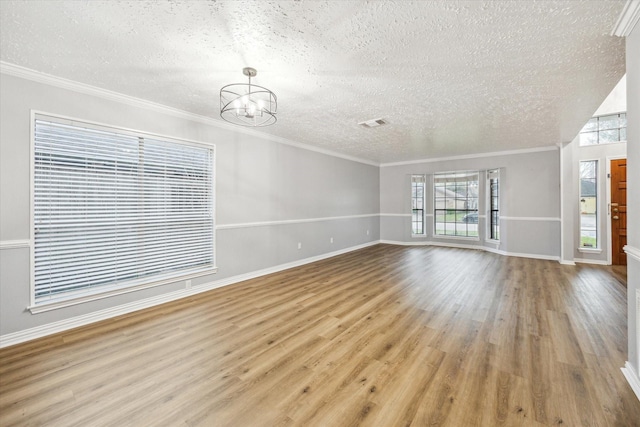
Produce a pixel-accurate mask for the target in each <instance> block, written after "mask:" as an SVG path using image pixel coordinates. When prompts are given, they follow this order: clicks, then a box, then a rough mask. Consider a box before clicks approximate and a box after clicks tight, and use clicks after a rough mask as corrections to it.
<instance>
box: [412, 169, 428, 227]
mask: <svg viewBox="0 0 640 427" xmlns="http://www.w3.org/2000/svg"><path fill="white" fill-rule="evenodd" d="M415 178H420V179H422V182H421V183H420V182H417V181H414V179H415ZM414 184H422V208H414V200H415V199H417V197H414ZM426 202H427V176H426V175H425V174H412V175H411V237H425V236H426V235H427V223H426V213H427V211H426ZM416 210H418V211H422V215H420V220H421V221H422V233H416V232H415V231H414V226H413V225H414V211H416Z"/></svg>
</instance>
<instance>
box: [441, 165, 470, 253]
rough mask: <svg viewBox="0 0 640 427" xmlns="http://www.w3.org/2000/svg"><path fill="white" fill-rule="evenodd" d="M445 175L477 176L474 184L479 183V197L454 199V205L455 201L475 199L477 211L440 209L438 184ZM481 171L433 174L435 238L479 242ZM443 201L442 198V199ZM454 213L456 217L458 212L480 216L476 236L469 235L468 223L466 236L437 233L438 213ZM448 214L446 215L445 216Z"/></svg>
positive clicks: (467, 182)
mask: <svg viewBox="0 0 640 427" xmlns="http://www.w3.org/2000/svg"><path fill="white" fill-rule="evenodd" d="M445 175H454V176H455V175H461V176H462V175H468V176H471V175H475V177H476V179H475V181H474V182H476V183H477V196H476V197H473V198H469V197H466V198H464V199H458V198H457V197H454V198H453V199H454V203H456V202H455V201H457V200H465V201H468V200H471V199H475V202H476V208H475V209H468V208H467V209H457V208H454V209H446V208H445V209H438V208H437V206H438V197H437V190H436V183H437V181H438V178H439V177H442V176H445ZM469 182H470V181H469V180H468V179H467V181H466V186H467V187H468V185H469ZM480 186H481V184H480V171H479V170H458V171H448V172H435V173H434V174H433V182H432V185H431V188H432V190H433V237H435V238H439V239H459V240H473V241H479V240H480V209H479V208H480ZM445 187H446V185H445ZM440 199H442V198H440ZM444 200H445V203H446V201H447V198H446V197H445V198H444ZM451 210H453V211H454V215H455V216H456V217H457V216H458V213H457V212H458V211H464V212H467V215H468V214H470V213H473V212H475V213H476V215H477V216H478V222H477V223H476V227H477V228H476V235H469V223H466V224H467V226H466V235H458V234H440V233H438V232H437V227H438V211H445V212H447V211H451ZM447 214H448V213H445V216H446V215H447ZM457 223H458V222H457V221H455V222H454V224H457ZM444 224H447V222H446V221H445V222H444ZM445 231H446V225H445ZM456 233H457V226H456Z"/></svg>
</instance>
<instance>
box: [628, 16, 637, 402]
mask: <svg viewBox="0 0 640 427" xmlns="http://www.w3.org/2000/svg"><path fill="white" fill-rule="evenodd" d="M626 49H627V123H628V128H627V140H628V141H629V143H628V146H627V212H628V215H627V244H628V246H629V247H628V249H629V252H631V253H629V255H628V257H627V262H628V266H627V297H628V310H629V311H628V313H629V314H628V337H629V359H628V360H629V363H631V365H632V366H633V368H634V369H635V372H636V374H638V373H640V349H639V348H638V347H639V346H640V340H639V339H638V334H639V333H640V331H639V330H638V319H637V317H636V312H637V311H636V310H637V309H636V292H637V291H638V289H640V54H638V52H640V24H636V26H635V28H634V29H633V31H632V33H631V34H630V35H629V36H628V37H627V40H626ZM632 254H635V255H632ZM637 379H638V380H639V381H640V378H637ZM639 385H640V384H639ZM636 393H638V390H636ZM638 397H639V398H640V394H638Z"/></svg>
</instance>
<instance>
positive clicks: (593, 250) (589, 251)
mask: <svg viewBox="0 0 640 427" xmlns="http://www.w3.org/2000/svg"><path fill="white" fill-rule="evenodd" d="M578 252H583V253H586V254H600V253H602V249H600V248H578Z"/></svg>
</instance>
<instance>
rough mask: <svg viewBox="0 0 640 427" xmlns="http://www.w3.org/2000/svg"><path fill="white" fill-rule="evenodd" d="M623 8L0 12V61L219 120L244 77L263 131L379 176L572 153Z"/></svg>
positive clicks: (598, 4) (257, 4) (227, 4)
mask: <svg viewBox="0 0 640 427" xmlns="http://www.w3.org/2000/svg"><path fill="white" fill-rule="evenodd" d="M623 6H624V1H594V0H587V1H581V0H565V1H552V0H545V1H479V0H478V1H443V0H440V1H415V2H412V1H151V2H148V1H54V0H47V1H1V2H0V12H1V13H0V42H1V44H0V60H2V61H4V62H7V63H12V64H16V65H19V66H23V67H27V68H30V69H33V70H36V71H39V72H43V73H48V74H51V75H54V76H59V77H64V78H67V79H71V80H75V81H78V82H82V83H86V84H89V85H93V86H97V87H100V88H104V89H109V90H112V91H116V92H120V93H123V94H127V95H130V96H134V97H137V98H141V99H145V100H149V101H153V102H157V103H160V104H164V105H167V106H171V107H175V108H179V109H181V110H185V111H188V112H192V113H195V114H199V115H204V116H209V117H212V118H215V119H220V118H219V90H220V88H221V87H222V86H224V85H225V84H228V83H233V82H242V81H245V78H244V76H243V75H242V71H241V70H242V68H243V67H245V66H252V67H254V68H257V69H258V76H257V77H256V78H255V79H254V82H255V83H256V84H259V85H262V86H266V87H268V88H269V89H271V90H273V91H274V92H275V93H276V94H277V95H278V101H279V105H278V123H277V124H275V125H274V126H271V127H268V128H262V129H261V131H264V132H267V133H270V134H273V135H276V136H279V137H283V138H287V139H289V140H292V141H297V142H301V143H305V144H309V145H314V146H318V147H321V148H323V149H328V150H332V151H336V152H339V153H342V154H346V155H350V156H355V157H359V158H362V159H367V160H370V161H374V162H381V163H387V162H396V161H405V160H414V159H425V158H434V157H446V156H457V155H464V154H475V153H482V152H493V151H503V150H513V149H520V148H534V147H541V146H549V145H553V144H556V143H559V142H563V141H569V140H571V139H572V138H573V137H574V135H575V134H576V133H577V132H578V131H579V130H580V128H581V127H582V125H583V124H584V123H585V122H586V120H587V119H588V118H589V117H590V116H591V114H592V113H593V112H594V111H595V110H596V109H597V108H598V106H599V104H600V103H601V102H602V101H603V100H604V98H605V97H606V96H607V94H608V93H609V91H611V89H612V88H613V87H614V86H615V84H616V83H617V82H618V80H619V79H620V78H621V77H622V75H623V74H624V41H623V40H622V39H620V38H617V37H613V36H610V35H609V34H610V32H611V29H612V28H613V26H614V24H615V22H616V19H617V18H618V15H619V13H620V11H621V10H622V8H623ZM378 117H383V118H385V119H386V120H387V121H388V122H389V124H387V125H385V126H380V127H377V128H371V129H367V128H363V127H361V126H358V122H362V121H365V120H370V119H374V118H378ZM220 120H221V119H220Z"/></svg>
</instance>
